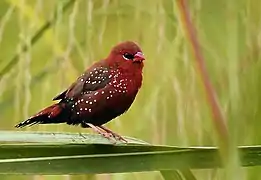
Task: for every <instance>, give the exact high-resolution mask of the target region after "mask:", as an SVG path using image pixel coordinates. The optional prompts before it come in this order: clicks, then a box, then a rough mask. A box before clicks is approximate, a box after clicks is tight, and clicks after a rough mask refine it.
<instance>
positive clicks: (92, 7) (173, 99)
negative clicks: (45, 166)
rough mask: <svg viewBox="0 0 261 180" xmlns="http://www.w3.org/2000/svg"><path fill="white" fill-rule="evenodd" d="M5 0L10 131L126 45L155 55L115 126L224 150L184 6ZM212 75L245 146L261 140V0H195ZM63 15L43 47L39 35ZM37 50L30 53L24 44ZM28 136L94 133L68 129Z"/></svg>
mask: <svg viewBox="0 0 261 180" xmlns="http://www.w3.org/2000/svg"><path fill="white" fill-rule="evenodd" d="M66 2H68V1H67V0H2V1H0V74H1V73H2V72H3V71H2V70H3V69H4V68H5V67H6V66H7V65H8V63H10V61H11V59H12V57H13V56H14V55H15V54H16V53H19V52H20V56H19V59H18V61H17V62H16V63H14V64H13V66H12V68H11V69H10V71H7V72H4V74H3V76H2V77H1V80H0V119H1V121H0V127H1V130H15V129H14V125H15V124H16V123H18V122H19V121H22V120H24V119H26V118H27V117H29V116H30V115H32V114H34V113H35V112H36V111H38V110H39V109H41V108H43V107H45V106H47V105H50V104H51V103H52V101H51V100H52V98H53V97H54V96H55V95H57V94H58V93H59V92H61V91H62V90H64V89H65V88H66V87H68V86H69V85H70V84H71V83H72V82H73V81H74V80H75V78H77V76H78V75H80V73H81V72H82V71H84V70H85V69H86V68H87V67H88V66H90V65H91V64H92V63H93V62H94V61H97V60H99V59H101V58H104V57H106V56H107V54H108V52H109V51H110V48H111V47H112V46H114V45H115V44H116V43H118V42H120V41H124V40H133V41H136V42H138V43H139V44H140V46H141V47H142V49H143V51H144V54H145V56H146V62H145V68H144V83H143V87H142V89H141V91H140V93H139V94H138V96H137V98H136V100H135V102H134V104H133V105H132V107H131V109H130V110H129V111H128V113H126V114H124V115H123V116H121V117H119V118H117V119H115V120H113V121H111V122H110V123H108V124H107V127H109V128H111V129H113V130H114V131H116V132H118V133H120V134H121V135H126V136H132V137H136V138H139V139H143V140H145V141H148V142H149V143H152V144H168V145H176V146H213V145H216V142H217V141H216V135H215V129H214V127H213V126H212V120H211V115H210V111H209V107H208V104H207V102H206V98H205V94H204V90H203V86H202V82H201V81H200V78H199V75H198V72H197V70H196V69H195V63H194V61H193V59H192V58H194V57H193V56H192V55H191V48H190V46H189V43H188V41H187V38H186V36H185V33H184V29H183V27H182V25H181V20H180V15H179V11H178V7H177V6H176V2H175V0H132V1H130V0H76V2H75V3H74V4H73V5H72V6H71V7H70V8H69V9H68V10H66V11H63V9H62V7H63V5H64V4H65V3H66ZM188 2H189V6H190V9H189V10H190V14H191V16H192V20H193V23H194V24H195V26H196V27H197V31H198V36H199V40H200V43H201V46H202V49H203V53H204V56H205V58H206V64H207V69H208V73H209V77H210V79H211V80H212V82H213V86H214V88H215V90H216V92H217V97H218V99H219V101H220V105H221V107H222V110H223V111H224V112H225V115H226V117H227V123H228V126H229V133H230V134H231V135H232V139H233V142H234V143H235V144H237V145H256V144H261V131H260V125H261V123H260V122H261V121H260V118H261V111H260V108H261V81H260V80H259V78H260V77H261V58H260V52H259V49H260V46H261V1H259V0H219V1H211V0H189V1H188ZM54 14H55V16H56V21H55V22H54V23H53V24H52V25H51V27H50V28H49V29H48V30H47V31H46V32H45V33H44V35H43V36H42V37H41V38H40V39H39V41H38V42H37V43H35V44H33V45H30V43H29V40H30V39H31V38H32V36H33V34H35V33H36V31H37V30H38V29H39V28H40V27H41V26H42V25H43V24H44V23H46V22H47V21H48V20H50V19H51V18H52V16H53V15H54ZM25 44H26V45H28V46H29V48H28V51H27V52H25V53H22V52H21V49H22V47H23V46H24V45H25ZM24 130H27V131H38V130H39V131H53V132H55V131H56V132H62V131H66V132H90V133H92V131H91V130H89V129H88V130H87V129H82V128H80V127H73V126H68V125H40V126H33V127H30V128H26V129H24ZM259 170H260V168H259V167H255V168H242V169H240V173H241V174H242V176H240V178H241V179H251V180H252V179H261V173H258V171H259ZM193 173H194V174H195V175H196V177H197V178H198V179H211V180H212V179H215V180H216V179H217V180H219V179H223V170H198V171H193ZM0 178H1V179H21V180H22V179H24V180H27V179H34V180H52V179H59V180H60V179H61V180H73V179H80V180H81V179H82V180H83V179H105V180H114V179H115V180H118V179H123V180H125V179H126V180H132V179H161V176H160V174H159V173H158V172H148V173H128V174H127V173H126V174H112V175H111V174H108V175H107V174H105V175H97V176H91V175H88V176H87V175H82V176H69V175H64V176H1V177H0Z"/></svg>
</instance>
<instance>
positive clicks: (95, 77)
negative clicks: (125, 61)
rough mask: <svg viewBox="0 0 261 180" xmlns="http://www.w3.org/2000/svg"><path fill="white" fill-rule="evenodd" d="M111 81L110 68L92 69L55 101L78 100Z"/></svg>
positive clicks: (99, 67)
mask: <svg viewBox="0 0 261 180" xmlns="http://www.w3.org/2000/svg"><path fill="white" fill-rule="evenodd" d="M110 79H111V76H110V73H109V68H108V67H104V66H97V67H92V68H90V69H89V70H87V71H86V72H85V73H84V74H82V75H81V76H80V77H79V78H78V79H77V80H76V81H75V82H74V83H73V84H72V85H71V86H70V87H69V88H68V89H67V90H65V91H63V92H62V93H60V94H59V95H57V96H55V97H54V98H53V100H59V99H71V98H76V97H78V96H80V95H82V94H87V93H89V92H90V91H96V90H98V89H101V88H103V87H105V86H106V84H108V82H109V81H110Z"/></svg>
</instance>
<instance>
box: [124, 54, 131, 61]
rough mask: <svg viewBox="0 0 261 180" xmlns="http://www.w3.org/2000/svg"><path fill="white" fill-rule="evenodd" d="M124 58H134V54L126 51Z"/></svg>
mask: <svg viewBox="0 0 261 180" xmlns="http://www.w3.org/2000/svg"><path fill="white" fill-rule="evenodd" d="M123 58H124V59H126V60H132V59H134V55H132V54H130V53H125V54H123Z"/></svg>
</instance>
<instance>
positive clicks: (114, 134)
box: [99, 126, 128, 143]
mask: <svg viewBox="0 0 261 180" xmlns="http://www.w3.org/2000/svg"><path fill="white" fill-rule="evenodd" d="M99 127H100V128H101V129H103V130H104V131H105V132H106V133H107V134H110V136H112V137H114V138H115V139H116V140H119V141H123V142H125V143H128V141H127V140H126V139H124V138H123V137H122V136H120V135H119V134H117V133H115V132H113V131H111V130H110V129H108V128H106V127H104V126H99Z"/></svg>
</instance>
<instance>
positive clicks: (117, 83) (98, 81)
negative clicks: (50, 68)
mask: <svg viewBox="0 0 261 180" xmlns="http://www.w3.org/2000/svg"><path fill="white" fill-rule="evenodd" d="M144 60H145V57H144V54H143V52H142V50H141V48H140V47H139V45H138V44H137V43H136V42H133V41H123V42H120V43H118V44H117V45H115V46H113V47H112V49H111V51H110V53H109V54H108V56H107V58H105V59H101V60H100V61H97V62H95V63H94V64H93V65H91V66H90V67H89V68H87V70H86V71H85V72H84V73H83V74H82V75H80V76H79V77H78V78H77V79H76V81H74V82H73V83H72V84H71V85H70V86H69V88H68V89H66V90H64V91H62V92H61V93H60V94H58V95H57V96H55V97H54V98H53V101H58V102H56V103H54V104H52V105H51V106H49V107H47V108H44V109H43V110H41V111H39V112H38V113H36V114H35V115H33V116H31V117H29V118H28V119H27V120H25V121H23V122H20V123H19V124H17V125H16V126H15V127H16V128H22V127H25V126H32V125H36V124H56V123H57V124H58V123H66V124H68V125H80V126H81V127H82V128H91V129H93V130H94V131H95V132H97V133H98V134H100V135H102V136H103V137H105V138H107V139H114V140H115V139H117V140H120V141H124V142H127V140H125V139H124V138H123V137H122V136H120V135H119V134H117V133H115V132H113V131H111V130H110V129H108V128H106V127H105V126H103V125H104V124H106V123H107V122H109V121H111V120H112V119H114V118H116V117H118V116H120V115H122V114H124V113H125V112H127V110H128V109H129V108H130V107H131V105H132V103H133V102H134V100H135V98H136V95H137V93H138V92H139V90H140V88H141V86H142V79H143V75H142V74H143V73H142V71H143V67H144Z"/></svg>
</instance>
